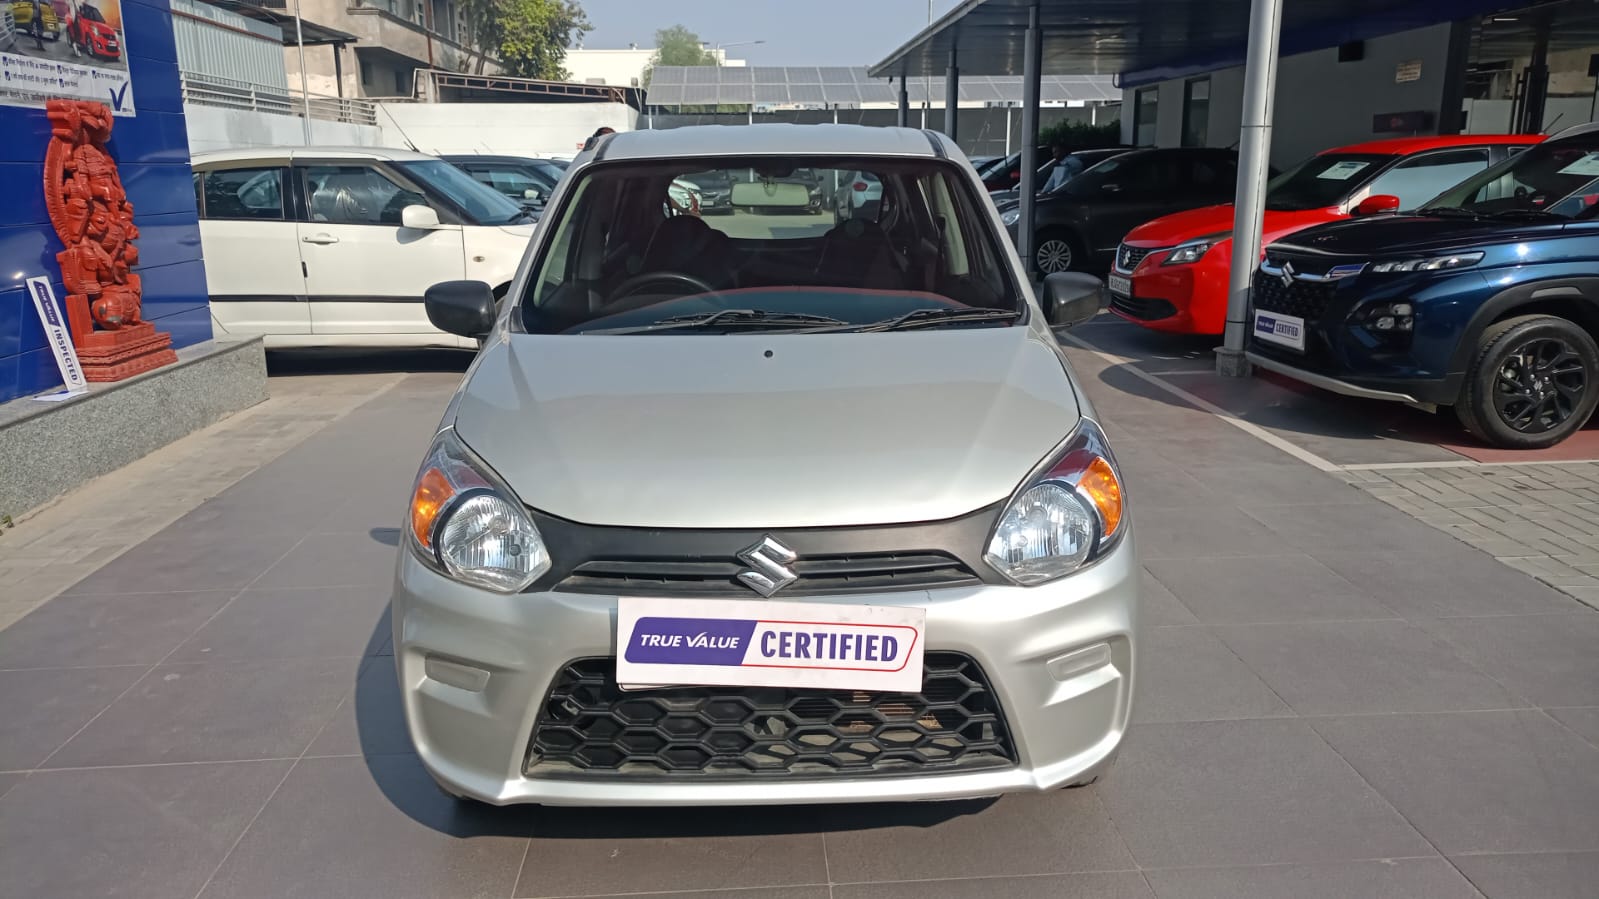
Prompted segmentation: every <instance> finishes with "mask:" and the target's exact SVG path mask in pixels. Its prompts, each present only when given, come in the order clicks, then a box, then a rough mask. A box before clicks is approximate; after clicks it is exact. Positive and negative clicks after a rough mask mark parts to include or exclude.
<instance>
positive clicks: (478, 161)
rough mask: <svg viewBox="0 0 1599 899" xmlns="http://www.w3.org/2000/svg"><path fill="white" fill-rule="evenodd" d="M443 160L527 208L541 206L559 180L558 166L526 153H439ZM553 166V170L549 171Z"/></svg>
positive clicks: (533, 210)
mask: <svg viewBox="0 0 1599 899" xmlns="http://www.w3.org/2000/svg"><path fill="white" fill-rule="evenodd" d="M440 158H442V159H443V160H444V161H445V162H448V163H450V164H451V165H453V166H455V167H456V168H458V169H460V170H462V171H464V172H466V173H467V174H468V175H471V176H472V179H473V180H474V181H477V182H479V183H481V184H485V185H487V186H489V187H492V188H494V189H495V190H496V191H499V192H500V193H502V194H504V195H505V196H506V197H508V198H510V199H511V200H512V201H514V202H515V203H517V204H518V205H520V206H521V207H522V208H523V209H526V210H527V211H528V212H531V213H534V214H535V215H536V214H538V213H540V212H542V211H543V210H544V203H545V201H547V200H548V199H549V198H550V194H551V193H552V192H554V190H555V185H556V183H557V182H559V181H560V180H561V173H560V170H559V169H554V167H553V166H551V165H549V161H548V160H545V159H535V158H532V157H528V156H466V155H456V156H443V157H440ZM552 169H554V174H552Z"/></svg>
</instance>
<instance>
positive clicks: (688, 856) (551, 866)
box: [514, 808, 827, 896]
mask: <svg viewBox="0 0 1599 899" xmlns="http://www.w3.org/2000/svg"><path fill="white" fill-rule="evenodd" d="M815 820H816V810H815V809H808V808H801V809H785V810H783V813H782V814H763V815H758V816H757V815H752V814H751V813H750V810H749V809H742V810H741V809H734V808H700V809H636V810H628V811H625V812H624V811H622V810H620V809H601V808H595V809H578V808H573V809H556V808H548V809H540V810H539V811H538V814H537V817H536V819H534V824H533V829H532V844H531V845H530V846H529V847H528V851H527V859H526V861H524V862H523V864H522V871H521V876H520V877H518V879H517V884H516V892H515V894H514V895H516V896H570V895H591V894H605V893H636V892H645V891H653V892H672V891H676V890H728V891H734V892H733V893H730V894H729V895H736V894H738V893H740V892H742V891H743V890H746V889H752V888H755V887H767V886H796V885H807V884H819V883H820V884H825V883H826V882H827V861H826V859H825V858H824V855H823V847H822V835H821V834H820V833H816V832H814V831H815V829H816V828H815V827H814V826H813V823H812V822H814V821H815ZM768 824H769V825H771V827H770V829H763V828H764V826H765V825H768Z"/></svg>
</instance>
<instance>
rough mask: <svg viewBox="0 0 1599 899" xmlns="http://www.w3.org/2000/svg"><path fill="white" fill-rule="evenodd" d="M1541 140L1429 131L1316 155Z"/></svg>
mask: <svg viewBox="0 0 1599 899" xmlns="http://www.w3.org/2000/svg"><path fill="white" fill-rule="evenodd" d="M1543 139H1544V135H1542V134H1432V135H1424V136H1421V137H1390V138H1384V139H1383V140H1370V141H1366V142H1365V143H1360V144H1350V145H1348V146H1346V147H1334V148H1332V149H1331V150H1323V151H1321V152H1320V153H1318V154H1316V155H1318V156H1325V155H1327V154H1328V153H1380V154H1383V155H1386V156H1408V155H1410V154H1411V153H1420V152H1422V151H1423V150H1444V149H1448V148H1449V147H1481V146H1485V145H1490V144H1509V145H1512V146H1519V145H1525V144H1536V143H1538V142H1539V141H1541V140H1543Z"/></svg>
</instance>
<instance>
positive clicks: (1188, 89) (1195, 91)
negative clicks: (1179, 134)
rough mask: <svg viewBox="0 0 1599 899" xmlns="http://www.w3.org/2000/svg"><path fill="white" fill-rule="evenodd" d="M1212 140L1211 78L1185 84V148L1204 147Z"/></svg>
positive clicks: (1197, 79) (1196, 79) (1198, 79)
mask: <svg viewBox="0 0 1599 899" xmlns="http://www.w3.org/2000/svg"><path fill="white" fill-rule="evenodd" d="M1209 138H1210V78H1208V77H1206V78H1194V79H1191V80H1189V81H1187V82H1186V83H1184V84H1183V146H1185V147H1203V146H1205V145H1206V142H1207V141H1208V140H1209Z"/></svg>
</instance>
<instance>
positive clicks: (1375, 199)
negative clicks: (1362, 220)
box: [1353, 194, 1399, 215]
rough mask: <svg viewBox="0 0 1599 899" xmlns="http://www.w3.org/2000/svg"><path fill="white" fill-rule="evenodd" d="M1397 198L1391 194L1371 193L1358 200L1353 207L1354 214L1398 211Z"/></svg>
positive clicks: (1379, 213) (1378, 213) (1377, 213)
mask: <svg viewBox="0 0 1599 899" xmlns="http://www.w3.org/2000/svg"><path fill="white" fill-rule="evenodd" d="M1398 211H1399V198H1398V197H1396V196H1394V195H1393V194H1372V195H1371V196H1369V197H1367V198H1366V199H1364V200H1361V201H1360V205H1359V206H1356V207H1355V211H1354V213H1353V214H1354V215H1381V214H1383V213H1384V212H1398Z"/></svg>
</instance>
